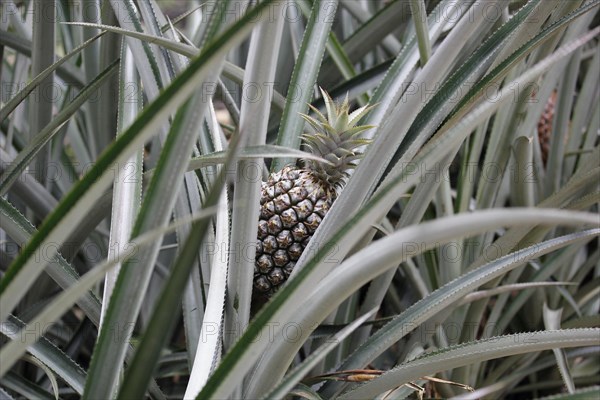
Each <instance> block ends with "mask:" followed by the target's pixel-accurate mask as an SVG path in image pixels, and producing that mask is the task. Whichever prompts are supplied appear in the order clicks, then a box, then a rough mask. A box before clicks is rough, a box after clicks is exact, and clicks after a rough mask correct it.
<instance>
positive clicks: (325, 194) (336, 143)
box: [254, 89, 372, 298]
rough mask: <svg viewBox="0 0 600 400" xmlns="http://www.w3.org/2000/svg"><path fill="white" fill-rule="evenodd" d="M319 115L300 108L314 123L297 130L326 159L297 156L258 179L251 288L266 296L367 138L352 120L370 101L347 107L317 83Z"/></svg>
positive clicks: (280, 278)
mask: <svg viewBox="0 0 600 400" xmlns="http://www.w3.org/2000/svg"><path fill="white" fill-rule="evenodd" d="M321 93H322V95H323V99H324V100H325V105H326V108H327V117H325V116H324V115H323V114H322V113H321V112H319V110H317V109H316V108H315V107H313V106H311V105H310V104H309V106H310V107H311V109H312V110H313V111H314V112H315V114H316V118H313V117H310V116H308V115H305V114H301V115H302V117H303V118H304V119H305V120H306V122H308V124H310V125H311V126H312V127H313V128H314V129H315V131H316V132H315V133H314V134H305V135H303V136H302V138H303V140H304V145H305V147H306V149H307V150H308V151H309V152H311V153H313V154H315V155H318V156H320V157H321V158H323V159H324V160H327V162H322V161H315V160H302V167H301V168H300V167H296V166H295V165H288V166H286V167H284V168H283V169H282V170H281V171H279V172H275V173H272V174H271V175H270V176H269V178H268V180H267V182H263V184H262V190H261V199H260V220H259V223H258V245H257V250H256V259H255V264H254V292H255V294H256V295H258V296H260V297H263V298H265V297H269V296H271V295H272V294H273V293H274V292H275V291H276V290H277V289H278V288H279V286H281V285H282V284H283V283H284V282H285V281H286V280H287V279H288V277H289V276H290V273H291V272H292V270H293V268H294V265H295V263H296V261H297V260H298V259H299V258H300V256H301V255H302V252H303V251H304V249H305V248H306V246H307V244H308V242H309V240H310V238H311V237H312V235H313V233H314V232H315V230H316V229H317V228H318V227H319V224H320V223H321V221H322V219H323V218H324V217H325V215H326V214H327V211H329V209H330V208H331V205H332V204H333V202H334V200H335V199H336V197H337V195H338V194H339V192H340V190H341V189H342V187H343V186H344V184H345V183H346V180H347V178H348V176H349V173H348V171H349V170H350V169H352V168H354V167H355V166H356V163H357V161H358V160H359V159H360V158H361V156H362V153H360V152H358V149H357V148H358V147H361V146H363V145H365V144H368V143H369V140H367V139H361V138H359V137H358V136H359V135H360V134H361V133H362V132H364V131H365V130H367V129H370V128H372V126H369V125H357V123H358V121H359V120H360V119H361V118H362V117H363V116H364V115H365V114H366V113H367V112H368V111H369V110H371V108H372V106H370V107H368V106H364V107H361V108H359V109H357V110H355V111H354V112H352V113H349V107H350V106H349V104H348V96H346V99H345V100H344V101H343V102H342V104H340V105H337V104H335V103H334V101H333V100H332V99H331V97H330V96H329V94H327V92H325V91H324V90H323V89H321Z"/></svg>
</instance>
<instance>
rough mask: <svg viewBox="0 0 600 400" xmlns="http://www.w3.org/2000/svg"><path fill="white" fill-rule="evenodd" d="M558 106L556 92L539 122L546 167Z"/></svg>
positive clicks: (538, 128)
mask: <svg viewBox="0 0 600 400" xmlns="http://www.w3.org/2000/svg"><path fill="white" fill-rule="evenodd" d="M555 106H556V90H555V91H554V92H552V95H550V97H549V98H548V101H547V102H546V105H545V106H544V111H543V112H542V115H541V116H540V119H539V121H538V126H537V131H538V139H539V141H540V148H541V152H542V162H543V163H544V165H546V163H547V161H548V155H549V154H550V138H551V136H552V130H553V127H552V121H553V120H554V108H555Z"/></svg>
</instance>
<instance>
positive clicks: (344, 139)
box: [301, 89, 374, 189]
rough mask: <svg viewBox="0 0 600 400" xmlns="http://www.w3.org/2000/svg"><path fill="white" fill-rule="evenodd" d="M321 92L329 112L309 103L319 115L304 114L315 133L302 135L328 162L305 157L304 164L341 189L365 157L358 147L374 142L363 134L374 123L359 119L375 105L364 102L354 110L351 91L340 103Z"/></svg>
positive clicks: (311, 149)
mask: <svg viewBox="0 0 600 400" xmlns="http://www.w3.org/2000/svg"><path fill="white" fill-rule="evenodd" d="M321 93H322V95H323V99H324V100H325V107H326V109H327V116H325V115H323V113H321V112H320V111H319V110H318V109H317V108H316V107H314V106H312V105H310V104H309V107H310V108H311V109H312V110H313V111H314V112H315V114H316V118H313V117H311V116H309V115H306V114H301V116H302V117H303V118H304V119H305V120H306V122H308V123H309V124H310V126H312V127H313V129H314V130H315V133H311V134H304V135H303V136H302V138H303V139H304V144H305V145H306V147H307V149H308V151H310V152H311V153H313V154H316V155H318V156H320V157H322V158H324V159H325V160H327V161H328V163H324V162H320V161H316V160H304V165H305V168H306V169H307V170H310V171H312V173H313V174H315V175H316V176H317V177H318V178H319V179H321V180H323V181H324V182H327V183H328V184H329V185H331V186H332V187H334V188H336V189H340V188H341V186H342V185H343V184H344V182H345V181H346V178H347V177H348V175H349V174H348V171H349V170H350V169H352V168H354V167H356V164H357V161H358V160H359V159H360V158H361V157H362V153H361V152H359V151H358V149H359V148H360V147H362V146H364V145H366V144H368V143H369V142H370V140H369V139H365V138H361V137H360V134H361V133H363V132H364V131H366V130H368V129H371V128H373V126H372V125H357V123H358V121H360V119H361V118H362V117H363V116H364V115H365V114H367V113H368V112H369V111H370V110H371V109H372V108H373V107H374V106H363V107H360V108H358V109H357V110H355V111H353V112H352V113H350V112H349V111H350V105H349V102H348V95H346V98H345V99H344V101H343V102H342V104H340V105H337V104H335V102H334V101H333V99H332V98H331V96H329V94H328V93H327V92H326V91H325V90H323V89H321Z"/></svg>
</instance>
